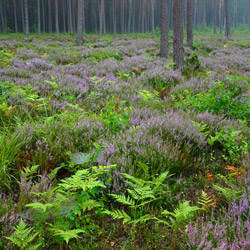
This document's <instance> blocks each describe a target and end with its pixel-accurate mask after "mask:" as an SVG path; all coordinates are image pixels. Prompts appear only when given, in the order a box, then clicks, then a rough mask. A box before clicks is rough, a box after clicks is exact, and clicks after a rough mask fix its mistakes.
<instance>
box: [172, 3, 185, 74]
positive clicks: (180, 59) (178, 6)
mask: <svg viewBox="0 0 250 250" xmlns="http://www.w3.org/2000/svg"><path fill="white" fill-rule="evenodd" d="M173 24H174V62H175V64H176V67H177V68H180V69H182V68H183V67H184V55H183V20H182V0H174V1H173Z"/></svg>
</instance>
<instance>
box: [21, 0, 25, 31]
mask: <svg viewBox="0 0 250 250" xmlns="http://www.w3.org/2000/svg"><path fill="white" fill-rule="evenodd" d="M23 8H24V4H23V0H21V18H22V28H23V33H25V23H24V10H23Z"/></svg>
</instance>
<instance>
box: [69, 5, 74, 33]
mask: <svg viewBox="0 0 250 250" xmlns="http://www.w3.org/2000/svg"><path fill="white" fill-rule="evenodd" d="M68 32H69V34H72V33H73V24H72V10H71V0H68Z"/></svg>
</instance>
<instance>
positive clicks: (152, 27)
mask: <svg viewBox="0 0 250 250" xmlns="http://www.w3.org/2000/svg"><path fill="white" fill-rule="evenodd" d="M154 14H155V8H154V0H151V29H152V35H153V37H155V15H154ZM167 18H168V17H167Z"/></svg>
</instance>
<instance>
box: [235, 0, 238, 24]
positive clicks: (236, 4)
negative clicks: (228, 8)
mask: <svg viewBox="0 0 250 250" xmlns="http://www.w3.org/2000/svg"><path fill="white" fill-rule="evenodd" d="M237 26H238V0H235V1H234V27H235V28H237Z"/></svg>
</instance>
